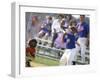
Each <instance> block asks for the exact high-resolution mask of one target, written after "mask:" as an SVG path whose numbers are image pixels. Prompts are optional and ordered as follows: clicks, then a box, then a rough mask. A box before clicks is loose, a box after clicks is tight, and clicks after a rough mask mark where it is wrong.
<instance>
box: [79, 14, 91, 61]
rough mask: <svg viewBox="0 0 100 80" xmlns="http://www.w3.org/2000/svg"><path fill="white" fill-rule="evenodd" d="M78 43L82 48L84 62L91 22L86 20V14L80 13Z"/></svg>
mask: <svg viewBox="0 0 100 80" xmlns="http://www.w3.org/2000/svg"><path fill="white" fill-rule="evenodd" d="M77 30H78V36H79V38H78V43H79V45H80V48H81V57H82V62H85V52H86V48H87V42H88V41H87V40H88V38H89V24H88V23H87V22H86V21H85V15H80V21H79V23H78V24H77Z"/></svg>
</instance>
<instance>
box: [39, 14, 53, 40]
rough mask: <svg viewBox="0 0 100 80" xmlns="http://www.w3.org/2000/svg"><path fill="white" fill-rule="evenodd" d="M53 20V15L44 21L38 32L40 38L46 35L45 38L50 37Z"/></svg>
mask: <svg viewBox="0 0 100 80" xmlns="http://www.w3.org/2000/svg"><path fill="white" fill-rule="evenodd" d="M52 22H53V20H52V17H51V16H46V18H45V19H44V21H43V22H42V25H41V30H40V32H39V33H38V37H39V38H42V37H45V39H48V37H49V36H50V35H51V26H52Z"/></svg>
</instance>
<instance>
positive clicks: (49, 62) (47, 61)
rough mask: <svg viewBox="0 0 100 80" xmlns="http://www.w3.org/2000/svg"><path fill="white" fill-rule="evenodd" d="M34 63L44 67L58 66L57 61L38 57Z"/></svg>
mask: <svg viewBox="0 0 100 80" xmlns="http://www.w3.org/2000/svg"><path fill="white" fill-rule="evenodd" d="M34 62H36V63H41V64H44V65H47V66H57V65H59V61H58V60H52V59H49V58H45V57H40V56H36V57H35V60H34Z"/></svg>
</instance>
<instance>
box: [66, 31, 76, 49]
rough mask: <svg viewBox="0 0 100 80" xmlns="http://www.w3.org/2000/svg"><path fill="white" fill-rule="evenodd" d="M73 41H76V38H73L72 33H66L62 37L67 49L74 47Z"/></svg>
mask: <svg viewBox="0 0 100 80" xmlns="http://www.w3.org/2000/svg"><path fill="white" fill-rule="evenodd" d="M67 41H68V42H67ZM75 41H76V38H75V36H74V34H72V33H68V34H66V35H65V37H64V42H66V43H67V44H66V48H67V49H73V48H75Z"/></svg>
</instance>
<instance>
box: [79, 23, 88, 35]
mask: <svg viewBox="0 0 100 80" xmlns="http://www.w3.org/2000/svg"><path fill="white" fill-rule="evenodd" d="M77 29H78V35H79V37H87V35H88V33H89V25H88V24H87V23H86V22H83V23H82V24H81V23H79V24H78V25H77Z"/></svg>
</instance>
